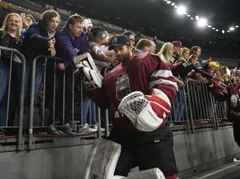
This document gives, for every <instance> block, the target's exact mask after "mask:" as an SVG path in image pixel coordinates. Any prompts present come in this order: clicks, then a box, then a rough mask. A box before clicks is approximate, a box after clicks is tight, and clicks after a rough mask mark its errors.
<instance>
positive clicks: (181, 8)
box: [177, 6, 186, 15]
mask: <svg viewBox="0 0 240 179" xmlns="http://www.w3.org/2000/svg"><path fill="white" fill-rule="evenodd" d="M177 13H178V14H180V15H183V14H186V7H185V6H179V7H178V8H177Z"/></svg>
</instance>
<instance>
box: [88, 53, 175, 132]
mask: <svg viewBox="0 0 240 179" xmlns="http://www.w3.org/2000/svg"><path fill="white" fill-rule="evenodd" d="M152 88H158V89H160V90H162V91H163V92H164V93H165V94H166V95H167V96H168V97H169V99H170V101H173V99H174V97H175V96H176V93H177V89H178V87H177V84H176V82H175V79H174V77H173V76H172V72H171V71H170V70H169V68H168V67H167V66H166V64H165V62H164V61H162V60H161V59H160V57H159V56H157V55H153V54H150V53H147V52H146V53H140V54H138V55H136V56H134V57H133V58H132V59H131V60H128V61H127V62H126V63H124V64H120V65H118V66H116V67H115V68H114V69H113V70H111V71H110V72H108V73H107V75H106V76H105V77H104V79H103V87H102V88H101V89H96V90H91V91H89V97H90V98H91V99H92V100H94V101H95V102H96V103H97V105H98V106H99V107H100V108H104V109H108V108H110V110H111V111H112V112H113V114H114V125H116V126H118V127H120V128H123V129H126V130H130V131H137V129H136V128H135V127H134V126H133V125H132V123H131V122H130V120H129V119H128V118H127V117H126V116H125V115H124V114H123V113H120V111H119V110H118V105H119V103H120V101H121V100H122V98H123V97H125V96H126V95H128V94H129V93H131V92H134V91H141V92H142V93H143V94H145V95H149V94H150V91H151V89H152ZM146 120H147V119H146ZM165 122H166V121H165Z"/></svg>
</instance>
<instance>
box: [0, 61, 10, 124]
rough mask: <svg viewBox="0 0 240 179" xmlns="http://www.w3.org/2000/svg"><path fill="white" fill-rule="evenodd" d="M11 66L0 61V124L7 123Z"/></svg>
mask: <svg viewBox="0 0 240 179" xmlns="http://www.w3.org/2000/svg"><path fill="white" fill-rule="evenodd" d="M8 81H9V66H8V65H6V64H4V63H3V62H0V126H5V125H6V115H7V86H8Z"/></svg>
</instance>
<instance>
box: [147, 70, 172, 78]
mask: <svg viewBox="0 0 240 179" xmlns="http://www.w3.org/2000/svg"><path fill="white" fill-rule="evenodd" d="M172 76H173V75H172V72H171V71H170V70H158V71H155V72H153V74H152V75H151V77H160V78H169V77H172Z"/></svg>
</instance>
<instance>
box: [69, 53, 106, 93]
mask: <svg viewBox="0 0 240 179" xmlns="http://www.w3.org/2000/svg"><path fill="white" fill-rule="evenodd" d="M73 63H74V66H75V67H76V68H77V71H79V70H81V71H82V72H83V74H84V78H83V82H84V84H85V86H86V89H88V90H90V89H96V88H101V87H102V79H103V77H102V75H101V74H100V73H99V71H98V69H97V66H96V65H95V63H94V61H93V59H92V56H91V55H90V54H89V53H88V52H85V53H83V54H81V55H79V56H76V57H74V58H73ZM75 73H76V71H75Z"/></svg>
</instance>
